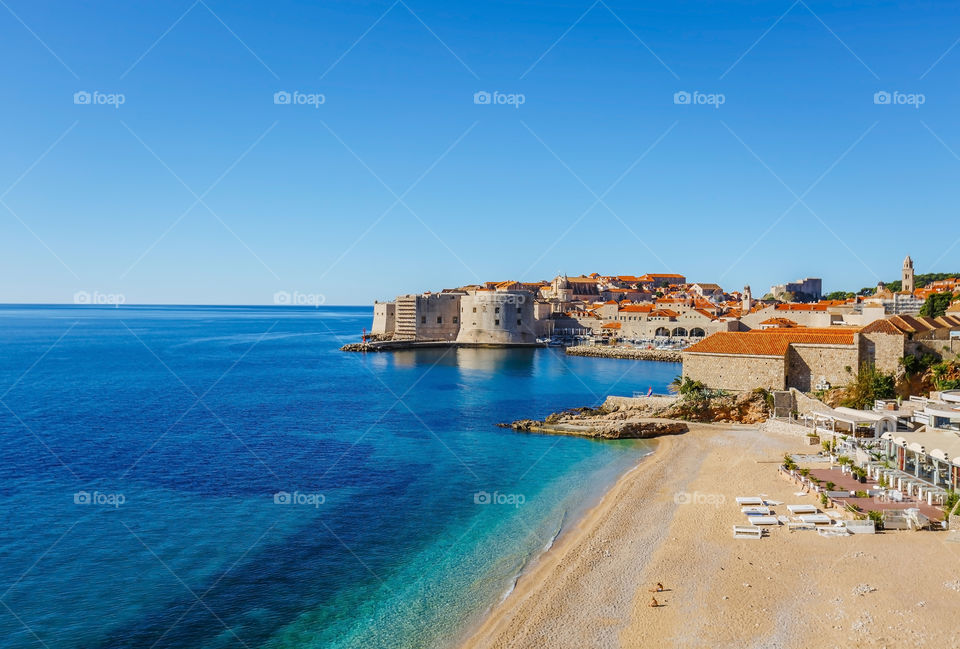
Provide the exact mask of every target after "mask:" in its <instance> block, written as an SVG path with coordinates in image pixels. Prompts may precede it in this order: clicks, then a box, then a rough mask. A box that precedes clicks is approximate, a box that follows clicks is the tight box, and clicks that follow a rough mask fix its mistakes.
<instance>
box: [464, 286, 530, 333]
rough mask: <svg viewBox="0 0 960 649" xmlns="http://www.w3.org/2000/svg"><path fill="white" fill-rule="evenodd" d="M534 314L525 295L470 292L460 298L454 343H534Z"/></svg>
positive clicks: (527, 293) (520, 293)
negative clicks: (458, 325) (458, 323)
mask: <svg viewBox="0 0 960 649" xmlns="http://www.w3.org/2000/svg"><path fill="white" fill-rule="evenodd" d="M534 314H535V309H534V296H533V293H530V292H529V291H493V290H489V289H479V290H477V291H473V292H471V293H468V294H467V295H464V296H463V297H462V298H460V330H459V333H458V334H457V336H456V341H457V342H458V343H468V344H481V345H513V344H518V343H519V344H533V343H536V342H537V334H536V329H537V324H536V322H535V318H534Z"/></svg>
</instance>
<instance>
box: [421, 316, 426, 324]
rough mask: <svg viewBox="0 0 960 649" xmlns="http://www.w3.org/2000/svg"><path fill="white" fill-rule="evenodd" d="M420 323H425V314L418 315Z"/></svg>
mask: <svg viewBox="0 0 960 649" xmlns="http://www.w3.org/2000/svg"><path fill="white" fill-rule="evenodd" d="M420 324H427V316H425V315H422V316H420Z"/></svg>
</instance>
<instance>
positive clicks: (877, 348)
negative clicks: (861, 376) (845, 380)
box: [857, 332, 906, 373]
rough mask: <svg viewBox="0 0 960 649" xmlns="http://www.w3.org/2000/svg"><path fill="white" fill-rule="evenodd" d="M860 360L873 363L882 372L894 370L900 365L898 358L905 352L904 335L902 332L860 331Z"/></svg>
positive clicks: (858, 364) (861, 362)
mask: <svg viewBox="0 0 960 649" xmlns="http://www.w3.org/2000/svg"><path fill="white" fill-rule="evenodd" d="M859 338H860V359H859V360H860V362H859V363H857V367H858V368H859V366H860V365H861V364H863V363H873V364H874V365H876V367H877V369H878V370H880V371H882V372H887V373H891V372H896V371H897V369H898V368H899V366H900V359H901V358H903V356H904V354H905V353H906V346H905V341H906V337H905V336H903V335H902V334H887V333H881V332H873V333H861V334H859Z"/></svg>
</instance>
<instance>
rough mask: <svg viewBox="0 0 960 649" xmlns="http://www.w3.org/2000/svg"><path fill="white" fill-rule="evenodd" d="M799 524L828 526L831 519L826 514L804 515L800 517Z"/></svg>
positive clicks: (831, 521)
mask: <svg viewBox="0 0 960 649" xmlns="http://www.w3.org/2000/svg"><path fill="white" fill-rule="evenodd" d="M800 522H801V523H813V524H814V525H830V524H831V523H833V519H832V518H830V517H829V516H827V515H826V514H804V515H802V516H800Z"/></svg>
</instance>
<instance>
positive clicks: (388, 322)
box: [370, 302, 397, 335]
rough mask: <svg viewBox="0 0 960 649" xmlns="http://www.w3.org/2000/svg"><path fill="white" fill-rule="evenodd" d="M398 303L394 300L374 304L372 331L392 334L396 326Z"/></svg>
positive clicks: (373, 332)
mask: <svg viewBox="0 0 960 649" xmlns="http://www.w3.org/2000/svg"><path fill="white" fill-rule="evenodd" d="M396 311H397V305H396V304H394V303H393V302H376V303H374V305H373V326H372V327H371V328H370V333H372V334H379V335H386V334H392V333H393V330H394V327H395V326H396Z"/></svg>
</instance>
